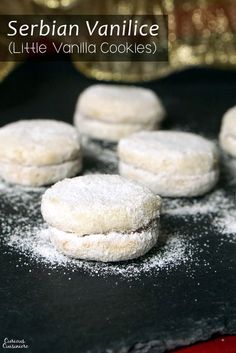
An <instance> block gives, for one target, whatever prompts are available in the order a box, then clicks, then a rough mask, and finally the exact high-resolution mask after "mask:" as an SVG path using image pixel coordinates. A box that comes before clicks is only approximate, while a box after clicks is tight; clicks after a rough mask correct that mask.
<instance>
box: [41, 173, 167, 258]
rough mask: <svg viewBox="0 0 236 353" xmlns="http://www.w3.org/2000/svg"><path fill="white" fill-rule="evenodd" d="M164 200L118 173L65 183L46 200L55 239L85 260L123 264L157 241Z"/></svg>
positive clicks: (45, 210)
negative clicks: (122, 261)
mask: <svg viewBox="0 0 236 353" xmlns="http://www.w3.org/2000/svg"><path fill="white" fill-rule="evenodd" d="M160 207H161V199H160V197H159V196H157V195H155V194H153V193H152V192H151V191H150V190H148V189H147V188H145V187H142V186H140V185H138V184H136V183H134V182H132V181H129V180H126V179H124V178H122V177H120V176H118V175H102V174H101V175H99V174H97V175H86V176H82V177H77V178H72V179H65V180H63V181H61V182H58V183H56V184H55V185H53V186H52V187H51V188H49V189H48V190H47V191H46V192H45V194H44V195H43V198H42V207H41V209H42V215H43V218H44V219H45V221H46V222H47V223H48V224H49V225H50V226H51V240H52V242H53V243H54V244H55V245H56V247H57V248H58V249H59V250H60V251H62V252H63V253H65V254H67V255H69V256H72V257H76V258H81V259H88V260H98V261H121V260H128V259H131V258H135V257H138V256H141V255H143V254H145V253H146V252H147V251H148V250H150V249H151V247H153V246H154V244H155V243H156V241H157V237H158V219H159V215H160Z"/></svg>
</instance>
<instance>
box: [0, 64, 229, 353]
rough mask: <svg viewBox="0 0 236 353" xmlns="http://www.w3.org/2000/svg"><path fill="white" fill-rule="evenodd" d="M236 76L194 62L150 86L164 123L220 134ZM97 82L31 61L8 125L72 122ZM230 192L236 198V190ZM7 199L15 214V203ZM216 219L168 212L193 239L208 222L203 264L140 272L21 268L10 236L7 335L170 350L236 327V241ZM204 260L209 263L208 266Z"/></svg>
mask: <svg viewBox="0 0 236 353" xmlns="http://www.w3.org/2000/svg"><path fill="white" fill-rule="evenodd" d="M235 79H236V73H235V72H221V71H216V70H205V69H198V70H196V69H195V70H188V71H186V72H183V73H179V74H175V75H172V76H171V77H169V78H166V79H162V80H160V81H157V82H153V83H150V84H146V85H145V86H147V87H150V88H152V89H154V90H155V91H156V92H158V94H159V95H160V96H161V97H162V99H163V101H164V104H165V106H166V108H167V111H168V121H166V123H165V125H164V127H165V128H183V129H185V128H187V129H188V130H191V131H194V132H197V133H202V134H205V135H207V136H209V137H213V138H214V137H215V138H216V136H217V134H218V131H219V127H220V120H221V116H222V114H223V113H224V111H225V110H226V109H227V108H228V107H230V106H232V105H234V104H235V103H236V97H235V90H236V80H235ZM92 82H93V81H92V80H89V79H87V78H85V77H83V76H82V75H80V74H78V73H77V72H76V71H75V70H74V69H73V67H72V65H71V64H70V63H69V62H61V63H52V62H50V63H47V62H41V63H38V62H34V63H32V62H31V63H30V62H28V63H25V64H24V65H23V66H21V67H19V68H18V69H17V70H16V71H15V72H13V73H12V74H11V75H10V76H9V77H8V78H7V79H6V80H5V81H4V82H3V83H2V84H1V85H0V97H1V99H0V114H1V124H2V125H4V124H5V123H7V122H10V121H14V120H18V119H22V118H25V117H30V118H42V117H54V118H57V119H63V120H65V121H69V122H71V121H72V115H73V110H74V105H75V101H76V98H77V95H78V93H79V92H80V91H81V90H82V89H84V88H85V87H87V86H88V85H89V84H91V83H92ZM87 166H88V167H93V162H91V161H87ZM223 184H224V180H223V179H222V180H221V186H222V185H223ZM227 190H228V193H229V194H231V195H232V197H233V194H234V189H233V188H232V187H231V188H230V187H228V188H227ZM0 205H1V212H2V213H5V217H6V218H9V217H11V213H12V212H13V210H12V209H10V208H9V206H8V205H7V202H5V201H4V200H1V203H0ZM211 222H212V219H211V217H209V216H207V215H205V216H204V217H202V219H201V220H200V221H199V222H197V223H191V222H186V221H183V220H181V218H176V219H173V218H168V217H167V216H164V217H163V220H162V227H168V228H169V229H177V228H178V229H181V227H182V228H183V229H184V230H185V231H184V233H185V236H186V237H188V236H190V235H191V234H192V233H196V234H200V233H201V231H202V229H203V227H204V228H205V227H206V226H208V227H209V233H208V235H203V236H202V237H201V239H197V237H196V239H195V240H194V238H193V239H192V240H191V241H192V245H193V246H196V247H198V248H200V249H201V250H202V252H199V253H198V257H199V256H200V266H199V265H198V266H195V263H194V261H193V262H192V263H191V264H188V266H187V264H184V263H183V264H181V265H180V266H178V267H176V268H173V269H172V270H171V271H168V273H167V272H166V271H165V270H162V271H160V272H159V273H158V275H150V276H147V275H143V276H142V277H141V278H139V279H132V278H131V279H125V278H119V277H117V276H113V275H111V276H106V277H104V278H103V277H96V276H93V277H91V276H90V275H89V274H88V273H83V272H82V271H75V272H74V273H70V277H71V280H70V281H68V276H65V275H64V274H63V273H61V272H60V271H50V272H51V275H50V276H49V275H48V270H47V269H46V268H45V266H41V265H40V263H38V264H33V266H34V271H32V272H29V271H28V267H27V266H21V267H16V266H15V264H16V263H17V262H18V260H19V256H20V255H19V254H18V253H17V251H11V252H9V251H8V249H7V247H6V246H5V245H4V242H1V256H0V273H1V277H0V345H1V344H2V343H3V340H4V338H5V337H8V338H15V339H25V341H26V343H27V344H28V345H29V349H28V350H27V351H29V352H34V353H37V352H50V353H54V352H55V353H64V352H69V353H71V352H78V353H85V352H99V353H102V352H140V353H141V352H143V353H144V352H151V353H154V352H155V353H161V352H164V351H166V350H169V349H172V348H174V347H177V346H181V345H187V344H190V343H193V342H196V341H198V340H205V339H208V338H209V337H211V336H212V335H217V334H223V333H225V334H232V333H236V295H235V294H236V283H235V278H236V244H235V243H232V242H224V243H223V244H222V242H221V240H220V235H219V234H216V233H214V232H213V230H212V228H211ZM206 241H207V243H208V245H209V246H208V247H204V244H205V242H206ZM205 260H207V263H208V264H209V266H201V263H202V264H203V263H204V261H205ZM2 350H3V349H2Z"/></svg>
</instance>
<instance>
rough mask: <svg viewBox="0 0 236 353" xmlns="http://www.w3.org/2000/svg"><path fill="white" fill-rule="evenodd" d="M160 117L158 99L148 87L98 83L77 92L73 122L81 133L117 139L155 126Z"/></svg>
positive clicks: (160, 106)
mask: <svg viewBox="0 0 236 353" xmlns="http://www.w3.org/2000/svg"><path fill="white" fill-rule="evenodd" d="M164 116H165V110H164V108H163V106H162V103H161V101H160V100H159V98H158V97H157V96H156V94H155V93H154V92H153V91H151V90H149V89H145V88H141V87H130V86H129V87H128V86H121V85H108V84H99V85H93V86H90V87H89V88H87V89H86V90H85V91H84V92H83V93H82V94H81V95H80V97H79V99H78V103H77V106H76V111H75V115H74V123H75V125H76V126H77V128H78V130H79V132H80V133H81V134H84V135H87V136H90V137H92V138H96V139H104V140H108V141H118V140H119V139H121V138H122V137H125V136H128V135H129V134H130V133H133V132H136V131H140V130H143V129H146V130H154V129H157V128H158V127H159V125H160V122H161V121H162V120H163V118H164Z"/></svg>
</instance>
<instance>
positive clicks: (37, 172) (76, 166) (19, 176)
mask: <svg viewBox="0 0 236 353" xmlns="http://www.w3.org/2000/svg"><path fill="white" fill-rule="evenodd" d="M81 169H82V163H81V160H79V159H77V160H75V161H69V162H64V163H61V164H55V165H49V166H48V165H46V166H39V167H38V166H24V165H20V164H14V163H1V162H0V175H1V177H2V178H3V179H4V180H6V181H7V182H9V183H14V184H20V185H26V186H43V185H50V184H53V183H55V182H57V181H58V180H62V179H64V178H69V177H73V176H75V175H77V174H78V173H79V172H80V171H81Z"/></svg>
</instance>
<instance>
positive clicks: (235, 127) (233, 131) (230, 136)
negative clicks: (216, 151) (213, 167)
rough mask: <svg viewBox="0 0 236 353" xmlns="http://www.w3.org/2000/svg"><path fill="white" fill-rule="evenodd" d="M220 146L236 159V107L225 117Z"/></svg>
mask: <svg viewBox="0 0 236 353" xmlns="http://www.w3.org/2000/svg"><path fill="white" fill-rule="evenodd" d="M220 145H221V147H222V149H223V150H224V151H225V152H227V153H228V154H229V155H231V156H232V157H236V106H235V107H233V108H231V109H229V110H228V111H227V112H226V113H225V114H224V116H223V120H222V126H221V131H220Z"/></svg>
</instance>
